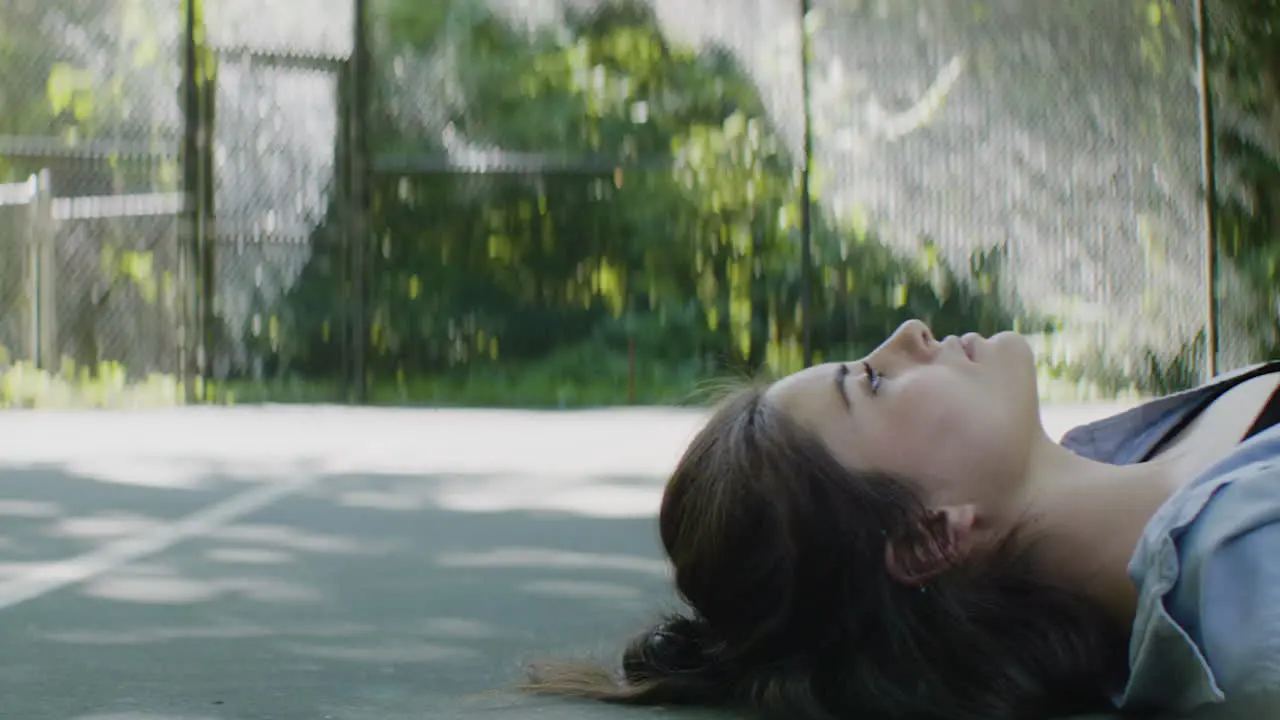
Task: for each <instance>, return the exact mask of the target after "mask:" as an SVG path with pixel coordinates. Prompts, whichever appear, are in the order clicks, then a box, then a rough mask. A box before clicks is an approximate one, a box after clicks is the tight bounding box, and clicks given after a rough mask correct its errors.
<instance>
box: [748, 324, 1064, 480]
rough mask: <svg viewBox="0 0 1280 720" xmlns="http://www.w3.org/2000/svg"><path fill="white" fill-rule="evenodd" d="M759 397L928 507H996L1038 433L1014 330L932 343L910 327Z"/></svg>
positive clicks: (1023, 354) (1029, 360)
mask: <svg viewBox="0 0 1280 720" xmlns="http://www.w3.org/2000/svg"><path fill="white" fill-rule="evenodd" d="M766 400H767V401H768V402H770V403H774V404H776V405H777V406H778V407H780V408H782V409H783V410H784V411H786V412H788V413H790V414H791V415H792V416H793V417H794V418H795V419H797V420H798V421H800V422H801V423H802V424H803V425H805V426H806V427H809V428H811V429H812V430H814V431H816V432H817V433H818V434H819V435H820V436H821V437H822V439H823V440H824V441H825V442H826V443H827V445H828V446H829V447H830V448H831V450H832V452H833V453H834V454H835V455H836V457H837V458H838V459H839V460H840V461H841V462H843V463H844V464H845V465H846V466H848V467H851V468H855V469H859V470H871V471H879V472H887V473H889V474H891V475H893V476H895V477H897V478H899V479H901V480H903V481H904V482H907V483H909V484H912V485H913V486H914V487H916V488H917V490H919V491H920V492H922V493H923V495H924V497H923V498H922V499H923V500H924V501H925V502H926V503H928V504H930V505H951V504H964V503H977V504H979V505H981V504H985V502H987V501H989V500H990V501H995V500H998V499H999V498H1000V497H1001V496H1002V495H1005V494H1006V492H1007V491H1008V490H1011V489H1013V488H1016V486H1017V485H1018V483H1020V482H1021V481H1022V480H1023V478H1024V477H1025V475H1026V470H1027V465H1028V462H1029V459H1030V451H1031V448H1032V447H1033V445H1034V443H1035V441H1036V440H1037V439H1039V438H1042V437H1043V436H1044V430H1043V429H1042V428H1041V425H1040V414H1039V402H1038V393H1037V389H1036V373H1035V362H1034V356H1033V354H1032V351H1031V347H1030V346H1029V345H1028V344H1027V342H1026V341H1025V340H1024V339H1023V338H1022V337H1021V336H1020V335H1018V334H1016V333H999V334H997V335H993V336H992V337H990V338H983V337H981V336H979V335H977V334H974V333H970V334H968V335H965V336H963V337H955V336H951V337H947V338H945V339H944V340H942V341H939V340H937V339H935V338H934V337H933V335H932V333H930V331H929V329H928V327H926V326H925V324H924V323H922V322H920V321H915V320H913V321H910V322H907V323H905V324H903V325H902V326H901V327H900V328H898V330H897V331H896V332H894V334H893V335H892V336H890V337H889V338H888V339H887V340H885V342H884V343H883V344H881V345H880V347H878V348H876V349H875V351H873V352H872V353H871V354H870V355H868V356H866V357H865V358H861V359H859V360H853V361H849V362H845V363H841V362H832V363H826V364H823V365H817V366H814V367H811V368H807V369H805V370H802V371H800V372H797V373H795V374H793V375H790V376H788V377H785V378H783V379H781V380H779V381H778V382H776V383H774V385H773V386H772V387H770V388H769V390H768V392H767V394H766Z"/></svg>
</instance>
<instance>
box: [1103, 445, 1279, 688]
mask: <svg viewBox="0 0 1280 720" xmlns="http://www.w3.org/2000/svg"><path fill="white" fill-rule="evenodd" d="M1129 572H1130V576H1131V578H1132V579H1133V581H1134V582H1135V583H1136V584H1137V586H1138V588H1139V591H1140V596H1139V605H1138V615H1137V619H1136V621H1135V623H1134V629H1133V636H1132V638H1131V643H1130V666H1131V667H1130V670H1131V675H1130V680H1129V684H1128V687H1127V688H1126V690H1125V695H1124V699H1123V704H1124V705H1125V706H1129V707H1134V708H1138V707H1146V706H1156V707H1158V708H1159V709H1169V710H1176V711H1181V712H1185V711H1188V710H1191V709H1192V708H1194V707H1197V706H1201V705H1206V704H1216V703H1220V702H1222V701H1224V700H1226V701H1228V702H1230V701H1231V700H1232V698H1234V697H1237V696H1251V695H1253V694H1254V693H1255V692H1256V691H1258V690H1260V689H1264V688H1268V687H1276V686H1277V683H1280V426H1278V427H1277V428H1274V429H1273V430H1272V431H1268V432H1265V433H1262V434H1260V435H1258V436H1257V437H1255V438H1253V439H1252V440H1250V441H1249V442H1247V443H1243V444H1242V445H1241V446H1240V448H1239V449H1238V450H1237V451H1236V452H1235V453H1233V454H1232V455H1231V456H1230V457H1229V458H1227V459H1225V460H1224V461H1223V462H1221V463H1219V464H1218V465H1217V466H1215V467H1214V468H1213V469H1211V470H1210V471H1209V472H1207V473H1205V474H1204V475H1203V476H1201V477H1200V478H1198V479H1197V480H1196V482H1195V483H1193V484H1192V485H1190V486H1188V487H1187V488H1184V490H1182V491H1180V492H1179V493H1178V494H1177V495H1175V496H1174V497H1173V498H1171V499H1170V501H1169V502H1168V503H1166V504H1165V506H1164V507H1162V508H1161V509H1160V511H1159V512H1158V513H1157V514H1156V516H1155V517H1153V518H1152V520H1151V522H1150V523H1149V524H1148V527H1147V530H1146V532H1145V533H1144V535H1143V538H1142V540H1141V541H1140V543H1139V545H1138V549H1137V550H1136V551H1135V553H1134V556H1133V559H1132V561H1131V563H1130V566H1129Z"/></svg>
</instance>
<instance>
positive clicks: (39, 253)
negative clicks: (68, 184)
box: [28, 169, 58, 370]
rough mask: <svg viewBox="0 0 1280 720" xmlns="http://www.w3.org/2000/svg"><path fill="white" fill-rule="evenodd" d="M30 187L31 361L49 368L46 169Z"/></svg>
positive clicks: (50, 262) (51, 272) (51, 302)
mask: <svg viewBox="0 0 1280 720" xmlns="http://www.w3.org/2000/svg"><path fill="white" fill-rule="evenodd" d="M31 183H32V186H33V189H34V192H33V193H32V197H31V204H30V206H29V208H30V213H31V215H30V220H29V226H30V243H29V247H30V273H31V282H30V284H29V286H28V292H30V293H31V296H30V304H31V338H30V342H31V348H30V357H31V362H32V364H34V365H35V366H36V367H37V368H40V369H42V370H52V369H53V367H54V361H55V360H56V358H57V354H58V347H57V345H58V328H57V308H56V306H55V299H56V297H57V295H56V293H55V287H56V286H55V280H56V275H57V273H56V266H55V264H54V256H55V253H54V250H55V248H54V239H53V188H52V185H51V182H50V175H49V171H48V170H47V169H46V170H41V171H40V172H39V173H37V174H36V175H33V176H32V177H31Z"/></svg>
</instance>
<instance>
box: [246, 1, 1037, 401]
mask: <svg viewBox="0 0 1280 720" xmlns="http://www.w3.org/2000/svg"><path fill="white" fill-rule="evenodd" d="M378 7H379V12H377V13H375V15H374V17H375V18H376V19H377V20H378V23H379V24H378V26H377V27H376V28H375V30H374V37H375V38H377V39H378V41H379V42H378V43H377V45H376V47H377V55H376V56H375V65H376V66H379V67H387V68H390V67H396V68H400V67H405V66H412V64H413V63H414V62H415V60H416V61H423V59H428V60H429V59H431V58H439V57H442V56H447V57H449V58H450V64H451V65H454V66H457V67H462V68H466V70H465V72H463V73H461V74H460V75H459V78H460V81H461V87H454V88H451V89H450V90H449V94H450V96H451V107H452V112H451V113H450V114H449V115H448V116H446V117H441V118H437V119H436V120H435V123H436V125H437V127H438V128H440V129H441V132H437V133H434V134H432V133H428V132H420V131H419V130H418V128H417V127H416V126H415V125H414V123H412V122H406V117H412V113H411V112H409V111H406V109H405V106H406V104H411V103H412V102H413V100H414V99H415V98H422V97H429V93H430V92H431V90H433V89H434V88H415V87H413V86H411V85H406V84H405V83H404V82H403V81H402V80H401V78H400V76H392V75H391V74H390V73H388V74H387V76H386V77H384V78H383V80H384V81H385V82H383V83H381V84H379V85H378V86H377V93H376V95H375V98H376V99H375V102H374V105H373V109H372V112H371V114H372V118H371V125H372V127H374V128H375V129H376V135H375V137H374V144H375V148H376V151H377V152H379V153H382V154H384V155H389V156H405V155H411V156H414V157H420V158H422V157H425V158H429V159H436V160H438V161H441V162H442V164H444V161H446V160H447V159H450V158H454V159H455V161H456V162H459V163H463V164H465V162H466V158H467V149H464V150H459V149H458V148H457V147H456V146H455V147H450V146H449V145H448V143H449V142H450V138H455V139H456V138H465V139H466V140H465V142H466V144H467V146H468V149H472V148H482V149H489V148H493V149H501V150H502V151H505V152H507V153H516V152H521V151H536V152H538V153H539V156H540V157H541V158H543V159H544V161H545V160H546V159H556V158H568V167H567V168H559V169H552V170H549V171H548V170H543V171H541V172H539V171H536V170H535V171H533V172H514V171H507V172H504V171H503V170H502V169H501V168H499V169H498V171H497V172H487V173H483V174H481V173H479V172H471V170H472V169H470V168H467V167H461V168H458V169H457V171H455V172H438V173H434V172H423V173H417V174H407V173H406V174H392V173H388V174H382V175H378V176H376V181H375V184H374V187H373V190H372V193H373V198H372V202H371V204H370V208H369V209H370V215H369V219H370V223H371V233H370V234H371V238H370V246H369V247H368V248H367V252H366V258H368V259H369V260H370V261H371V263H372V267H371V268H369V278H370V285H371V287H370V288H369V292H368V301H367V302H368V317H369V323H370V324H369V337H368V339H367V341H368V358H369V359H368V364H369V371H370V376H371V377H370V381H371V382H372V384H373V387H374V395H375V396H378V395H381V394H382V393H379V392H378V390H377V388H378V387H380V386H381V385H383V384H385V383H389V384H390V385H391V386H393V387H395V388H396V392H395V393H394V398H395V399H396V400H399V401H407V402H415V401H419V402H467V401H474V402H480V403H484V404H521V405H526V404H583V403H587V404H596V403H612V402H619V401H625V400H626V399H627V398H628V389H627V388H628V377H629V374H630V373H631V372H633V369H632V367H631V365H630V362H629V358H632V357H634V358H635V359H636V365H635V368H634V373H635V377H634V378H633V379H632V380H631V382H633V383H634V387H633V390H632V392H633V393H634V397H635V400H636V401H637V402H672V401H679V400H681V399H682V398H685V397H686V396H687V395H688V393H689V391H690V388H691V387H694V386H695V384H696V382H697V381H698V380H700V379H704V378H708V377H715V376H718V375H723V374H730V375H745V374H756V373H761V372H765V373H786V372H790V371H793V370H795V369H798V368H799V367H800V365H801V355H802V344H801V343H802V339H801V334H802V317H801V314H800V292H801V285H800V280H801V278H800V273H799V264H798V260H799V242H800V238H799V227H800V213H801V209H800V196H799V183H798V178H799V169H798V168H799V166H800V161H799V159H798V158H794V157H791V156H789V155H788V153H787V152H786V150H785V149H784V148H783V147H782V143H781V141H780V139H779V137H778V135H777V133H776V131H775V130H774V128H773V126H772V124H771V122H770V121H769V119H768V118H767V117H766V114H765V112H764V108H763V104H762V102H761V100H760V98H759V96H758V93H757V91H756V89H755V87H754V86H753V84H752V83H751V81H750V80H749V78H748V77H747V76H746V74H745V73H744V72H743V71H742V70H741V69H740V68H738V67H737V65H736V64H735V62H734V61H733V59H732V58H731V57H730V56H729V54H728V53H727V52H722V51H715V50H712V51H708V52H702V53H698V54H695V53H693V52H692V51H691V50H688V49H686V48H683V47H680V46H678V45H675V44H673V43H671V42H670V41H669V40H668V39H667V38H665V37H664V36H663V35H662V33H661V31H660V30H659V28H658V26H657V23H656V20H655V18H654V17H653V15H652V13H651V12H650V11H649V10H648V9H647V8H645V6H644V5H643V4H641V3H615V4H610V5H607V6H606V7H605V9H603V10H601V11H598V12H595V13H593V14H590V15H579V14H569V15H567V16H566V17H565V18H564V23H563V28H561V29H560V30H559V31H556V30H553V29H547V30H542V31H532V32H530V31H527V30H524V29H516V28H513V27H511V26H510V25H508V24H507V23H505V22H504V21H503V20H502V19H501V18H499V17H497V16H496V15H493V14H490V13H488V12H486V11H485V10H484V7H483V5H481V4H478V3H465V2H457V3H453V4H452V5H450V4H449V3H445V4H443V5H441V6H435V7H434V8H433V9H432V10H429V11H424V10H421V9H420V5H419V4H418V3H414V2H410V1H409V0H403V1H401V0H395V1H391V0H389V1H388V2H384V3H381V4H380V5H379V6H378ZM472 152H474V150H472ZM593 164H594V165H596V166H599V167H598V168H596V169H592V168H591V166H592V165H593ZM814 200H815V207H817V206H818V205H819V204H820V202H821V198H820V197H815V198H814ZM339 210H340V208H334V212H332V213H331V214H330V218H329V222H331V223H337V222H340V214H339ZM317 233H318V234H324V233H326V229H325V228H323V227H322V228H321V229H319V230H318V231H317ZM813 244H814V257H815V266H816V270H815V277H814V293H813V298H812V302H813V306H812V307H813V317H812V332H813V342H814V347H815V348H816V349H817V353H816V354H817V356H818V359H821V357H822V356H840V355H843V354H845V353H855V352H862V351H865V350H866V349H869V348H870V347H873V346H874V345H875V344H877V343H879V342H880V341H881V340H883V338H884V337H885V335H886V333H887V332H889V331H891V330H892V329H893V328H894V327H896V326H897V325H898V324H900V323H901V322H902V321H904V320H905V319H907V318H909V317H923V318H926V319H928V320H930V321H931V322H933V323H934V324H935V326H936V327H937V329H938V331H939V332H955V331H960V330H968V329H978V330H982V331H986V332H992V331H996V330H999V329H1006V328H1008V327H1011V326H1012V322H1013V315H1012V314H1011V313H1010V312H1009V311H1008V310H1007V309H1006V308H1004V307H1003V306H1002V305H1001V302H1000V299H1001V295H1000V293H999V292H998V285H999V273H998V262H994V261H992V260H991V259H989V258H975V269H977V270H978V272H977V274H976V283H966V282H962V281H961V280H960V279H959V278H958V276H957V275H956V274H955V273H954V272H951V271H950V269H949V268H947V267H945V266H944V265H942V264H941V263H939V262H938V260H937V253H936V252H935V251H932V250H929V249H926V251H925V252H924V253H923V254H922V257H921V258H920V259H918V260H917V259H903V258H898V257H895V256H894V255H893V254H892V253H891V252H890V251H889V250H888V249H886V247H885V246H884V245H883V244H882V243H881V242H879V241H878V239H877V238H876V236H875V234H874V232H872V231H869V230H866V229H859V228H839V227H835V226H833V225H831V224H830V223H829V222H828V221H827V220H826V218H825V216H823V215H821V214H820V213H818V212H816V211H815V223H814V230H813ZM321 248H322V249H320V250H319V251H318V252H316V253H315V254H314V255H313V258H312V260H311V262H310V264H309V265H308V267H307V269H306V270H304V272H303V274H302V277H301V279H300V280H299V282H298V283H297V285H296V286H295V287H294V289H293V291H292V292H291V293H290V296H289V298H288V301H287V302H285V303H284V305H283V307H282V309H281V310H280V311H279V312H278V313H276V314H273V315H272V322H273V323H275V322H278V323H279V325H278V327H279V330H278V331H272V332H271V333H268V334H266V335H264V336H263V337H262V340H261V343H262V347H261V348H260V350H261V351H262V352H265V353H270V354H271V356H272V357H273V358H276V359H277V361H278V364H276V365H275V366H274V367H272V368H270V370H269V371H270V372H272V373H275V374H287V373H288V372H298V373H301V374H303V375H307V376H324V375H331V374H333V373H334V372H336V371H337V368H336V367H335V366H334V364H335V363H336V362H337V355H336V354H335V353H332V352H326V351H325V347H326V346H327V345H330V344H331V343H333V342H335V337H334V334H333V332H332V328H333V327H334V326H335V325H336V324H337V323H338V322H339V319H340V318H341V316H342V311H343V309H344V308H343V307H341V305H340V302H341V301H340V300H339V299H338V297H337V296H336V295H335V294H334V293H333V292H332V287H333V279H332V278H333V276H334V274H335V269H336V268H337V267H338V266H339V265H340V263H341V262H342V255H341V254H340V250H339V249H337V248H333V249H324V248H323V246H321ZM993 255H998V252H996V253H994V254H993ZM286 362H287V363H288V366H287V367H286V366H285V363H286ZM405 378H409V379H410V380H406V379H405ZM375 399H377V398H375Z"/></svg>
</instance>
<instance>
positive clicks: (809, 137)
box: [800, 0, 813, 367]
mask: <svg viewBox="0 0 1280 720" xmlns="http://www.w3.org/2000/svg"><path fill="white" fill-rule="evenodd" d="M810 9H811V8H810V0H800V88H801V92H802V93H803V104H804V107H803V111H802V112H803V115H804V168H803V169H802V170H801V171H800V315H801V317H802V318H803V320H802V322H803V323H804V325H803V327H802V328H801V333H802V335H801V337H802V340H801V345H802V348H803V352H804V366H805V367H809V366H810V365H812V364H813V310H812V303H813V300H812V298H813V227H812V225H813V222H812V217H811V211H812V204H813V200H812V198H811V197H810V195H811V189H810V178H809V176H810V172H811V169H812V167H813V113H812V110H813V109H812V107H811V102H810V100H811V99H810V84H811V83H810V78H809V54H810V50H811V48H810V39H809V12H810Z"/></svg>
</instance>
